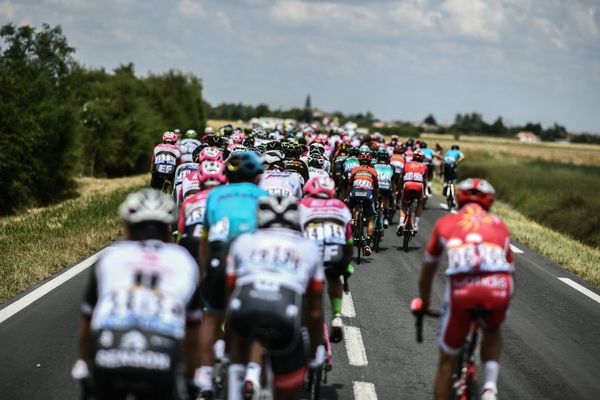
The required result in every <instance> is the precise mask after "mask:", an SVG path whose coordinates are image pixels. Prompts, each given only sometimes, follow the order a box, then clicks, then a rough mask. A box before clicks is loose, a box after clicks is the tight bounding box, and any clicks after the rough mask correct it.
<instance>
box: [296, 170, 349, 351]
mask: <svg viewBox="0 0 600 400" xmlns="http://www.w3.org/2000/svg"><path fill="white" fill-rule="evenodd" d="M304 195H305V197H304V198H303V199H302V200H301V201H300V204H299V205H298V211H299V213H300V226H301V227H302V231H303V233H304V236H305V237H306V238H308V239H311V240H314V241H316V242H317V243H318V244H319V246H320V248H321V251H322V254H323V262H324V265H325V277H326V278H327V293H328V294H329V300H330V301H331V315H332V320H331V341H332V342H339V341H340V340H342V338H343V327H344V324H343V322H342V291H343V286H342V282H341V281H340V277H342V276H344V277H345V278H348V277H349V276H350V274H349V271H348V269H349V263H350V259H351V258H352V249H353V248H352V227H351V224H350V221H351V220H352V215H351V214H350V210H349V209H348V207H346V205H345V204H344V202H343V201H341V200H338V199H336V198H334V195H335V183H334V181H333V179H331V178H329V177H315V178H311V179H309V180H308V182H307V183H306V185H305V186H304Z"/></svg>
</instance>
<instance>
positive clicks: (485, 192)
mask: <svg viewBox="0 0 600 400" xmlns="http://www.w3.org/2000/svg"><path fill="white" fill-rule="evenodd" d="M456 188H457V190H456V202H457V203H458V206H459V207H462V206H463V205H465V204H467V203H477V204H479V205H480V206H481V207H482V208H483V209H485V210H489V209H490V207H491V206H492V203H493V202H494V200H495V199H496V191H495V190H494V187H493V186H492V185H491V184H490V183H489V182H488V181H486V180H485V179H480V178H469V179H465V180H464V181H462V182H460V183H459V184H458V186H457V187H456Z"/></svg>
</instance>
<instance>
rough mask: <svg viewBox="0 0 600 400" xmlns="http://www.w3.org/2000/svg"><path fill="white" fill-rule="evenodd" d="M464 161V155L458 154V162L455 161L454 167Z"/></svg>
mask: <svg viewBox="0 0 600 400" xmlns="http://www.w3.org/2000/svg"><path fill="white" fill-rule="evenodd" d="M464 159H465V155H464V154H463V153H460V156H459V157H458V160H456V166H457V167H458V164H460V163H461V162H463V160H464Z"/></svg>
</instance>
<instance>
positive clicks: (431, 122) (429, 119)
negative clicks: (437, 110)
mask: <svg viewBox="0 0 600 400" xmlns="http://www.w3.org/2000/svg"><path fill="white" fill-rule="evenodd" d="M423 122H424V123H426V124H427V125H434V126H437V121H436V120H435V117H434V116H433V114H429V115H428V116H427V117H425V119H424V120H423Z"/></svg>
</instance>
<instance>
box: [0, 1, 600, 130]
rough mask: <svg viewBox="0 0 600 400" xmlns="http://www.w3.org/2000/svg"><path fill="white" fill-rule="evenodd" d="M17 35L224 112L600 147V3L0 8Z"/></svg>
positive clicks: (1, 20) (14, 4)
mask: <svg viewBox="0 0 600 400" xmlns="http://www.w3.org/2000/svg"><path fill="white" fill-rule="evenodd" d="M8 22H12V23H15V24H28V25H32V26H36V27H39V26H41V24H42V23H44V22H45V23H48V24H50V25H52V26H54V25H61V26H62V28H63V31H64V33H65V35H66V36H67V39H68V41H69V43H70V45H72V46H74V47H75V48H76V54H75V57H76V59H77V60H78V61H80V62H81V63H83V64H85V65H87V66H90V67H105V68H106V69H109V70H111V69H113V68H115V67H116V66H118V65H119V64H124V63H128V62H133V63H134V64H135V69H136V72H137V73H138V74H140V75H146V74H148V73H150V72H153V73H160V72H164V71H167V70H169V69H177V70H180V71H183V72H186V73H188V72H189V73H193V74H195V75H197V76H199V77H200V78H201V79H202V81H203V85H204V95H205V98H206V99H207V100H208V101H209V102H210V103H211V104H216V103H221V102H243V103H248V104H258V103H267V104H269V105H270V106H271V107H272V108H279V107H284V108H288V107H291V106H300V107H301V106H303V104H304V100H305V98H306V95H307V94H310V95H311V98H312V104H313V106H316V107H319V108H321V109H323V110H325V111H334V110H340V111H342V112H345V113H350V112H352V113H354V112H365V111H371V112H373V113H374V114H375V116H376V117H378V118H380V119H383V120H396V119H401V120H411V121H418V120H422V119H423V118H424V117H425V116H426V115H428V114H429V113H433V114H434V116H435V117H436V119H437V120H438V122H442V123H451V122H452V121H453V120H454V116H455V115H456V113H458V112H460V113H464V112H479V113H481V114H483V117H484V119H486V120H487V121H488V122H492V121H493V120H494V119H495V118H496V117H498V116H502V117H503V118H504V122H505V123H507V124H510V125H517V124H523V123H525V122H527V121H534V122H541V123H542V124H543V125H544V126H549V125H551V124H553V123H554V122H558V123H560V124H563V125H565V126H566V127H567V129H569V130H570V131H590V132H596V133H600V0H404V1H391V0H380V1H377V0H374V1H361V0H346V1H341V0H340V1H334V0H332V1H299V0H170V1H159V0H97V1H92V0H0V24H5V23H8Z"/></svg>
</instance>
